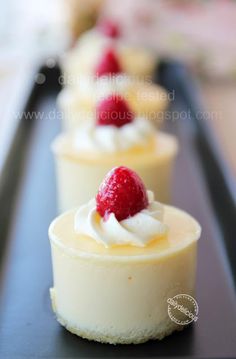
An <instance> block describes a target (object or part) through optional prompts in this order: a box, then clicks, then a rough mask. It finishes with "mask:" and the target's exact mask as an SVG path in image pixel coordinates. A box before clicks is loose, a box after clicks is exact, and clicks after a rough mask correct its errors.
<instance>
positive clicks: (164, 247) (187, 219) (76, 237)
mask: <svg viewBox="0 0 236 359" xmlns="http://www.w3.org/2000/svg"><path fill="white" fill-rule="evenodd" d="M76 213H77V210H76V209H74V210H70V211H68V212H66V213H64V214H62V215H60V216H59V217H57V218H56V219H55V220H54V221H53V222H52V224H51V225H50V228H49V236H50V240H51V242H52V244H54V245H56V246H57V247H59V248H61V249H62V250H63V251H64V252H65V253H67V255H70V256H72V257H75V258H76V257H77V256H79V257H84V258H90V259H92V258H94V259H96V260H98V259H101V260H109V261H110V260H112V261H113V260H114V261H125V262H126V261H131V260H132V261H133V260H134V261H138V262H139V261H146V260H151V259H155V260H156V259H158V260H162V259H163V258H166V257H169V256H173V255H177V253H179V252H180V251H184V250H185V249H187V248H189V246H191V245H193V244H194V243H195V242H197V240H198V239H199V237H200V234H201V227H200V225H199V223H198V222H197V221H196V220H195V219H194V218H193V217H192V216H190V215H189V214H188V213H186V212H184V211H182V210H180V209H178V208H175V207H172V206H167V205H164V216H163V223H164V224H165V225H167V226H168V232H167V235H166V236H162V237H160V236H158V238H157V239H156V240H155V239H154V240H153V241H151V242H149V243H147V245H146V246H144V247H140V246H131V245H127V244H125V245H123V246H122V245H116V246H112V247H109V248H107V247H105V246H104V245H103V244H101V243H98V242H97V241H96V240H95V239H94V238H92V237H91V236H88V235H82V234H78V233H76V231H75V217H76Z"/></svg>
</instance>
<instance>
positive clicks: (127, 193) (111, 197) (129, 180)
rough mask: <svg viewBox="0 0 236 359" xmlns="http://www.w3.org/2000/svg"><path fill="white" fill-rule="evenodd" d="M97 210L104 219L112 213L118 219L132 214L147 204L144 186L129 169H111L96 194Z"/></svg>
mask: <svg viewBox="0 0 236 359" xmlns="http://www.w3.org/2000/svg"><path fill="white" fill-rule="evenodd" d="M96 204H97V212H98V213H99V214H100V215H101V217H103V218H104V220H106V219H107V218H108V217H109V215H110V214H111V213H114V215H115V217H116V219H117V220H118V221H122V220H124V219H126V218H129V217H132V216H134V215H135V214H136V213H138V212H140V211H142V210H143V209H145V208H147V206H148V198H147V193H146V188H145V186H144V184H143V182H142V180H141V178H140V177H139V176H138V175H137V173H135V172H134V171H132V170H131V169H129V168H127V167H124V166H121V167H116V168H114V169H112V170H111V171H110V172H109V173H108V174H107V175H106V177H105V179H104V181H103V182H102V184H101V186H100V188H99V191H98V194H97V196H96Z"/></svg>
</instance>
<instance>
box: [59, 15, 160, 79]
mask: <svg viewBox="0 0 236 359" xmlns="http://www.w3.org/2000/svg"><path fill="white" fill-rule="evenodd" d="M121 32H122V31H121V29H120V28H119V26H118V25H117V24H116V23H115V22H113V21H111V20H103V21H102V22H99V23H98V25H97V26H96V27H95V28H93V29H92V30H89V31H87V32H86V33H84V34H83V35H82V36H80V38H79V40H78V41H77V43H76V45H75V46H74V48H73V49H71V50H70V51H68V52H67V53H66V54H65V55H63V57H62V59H61V67H62V71H63V74H64V76H65V81H66V83H68V82H69V80H71V79H72V78H76V77H77V76H78V75H81V74H85V73H87V74H90V73H91V72H93V69H94V67H95V66H96V62H97V61H98V60H99V56H100V54H101V53H102V52H103V51H104V50H106V48H107V47H110V46H112V47H114V48H115V49H116V52H117V55H118V58H119V62H120V63H121V66H122V68H123V69H124V72H126V73H127V74H129V75H132V76H138V77H149V78H150V77H152V75H153V73H154V70H155V67H156V65H157V59H156V56H155V55H154V54H153V53H152V52H151V51H150V50H148V49H146V48H141V47H136V46H133V45H130V44H126V43H125V42H124V41H123V40H122V39H121Z"/></svg>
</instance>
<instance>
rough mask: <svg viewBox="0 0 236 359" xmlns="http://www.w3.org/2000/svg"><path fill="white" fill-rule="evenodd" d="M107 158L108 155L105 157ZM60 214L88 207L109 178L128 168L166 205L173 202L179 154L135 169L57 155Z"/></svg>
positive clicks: (134, 167) (139, 165)
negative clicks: (174, 171)
mask: <svg viewBox="0 0 236 359" xmlns="http://www.w3.org/2000/svg"><path fill="white" fill-rule="evenodd" d="M104 156H106V155H104ZM55 157H56V158H55V160H56V172H57V191H58V207H59V212H64V211H67V210H69V209H71V208H74V207H76V206H79V205H83V204H85V203H87V202H88V201H89V200H90V199H91V198H93V197H95V195H96V194H97V191H98V188H99V186H100V184H101V182H102V180H103V178H104V177H105V175H106V174H107V173H108V171H110V170H111V169H112V168H113V167H115V166H120V165H127V166H128V167H130V168H132V169H133V170H134V171H136V172H138V174H139V175H140V177H141V178H142V180H143V181H144V183H145V186H146V188H148V189H149V190H151V191H153V192H154V194H155V198H156V199H157V200H158V201H160V202H163V203H169V202H170V197H171V196H170V181H171V177H172V167H173V161H174V157H175V153H172V154H170V155H169V156H168V157H167V158H163V159H162V160H158V159H157V160H156V161H155V160H154V161H152V163H148V164H147V163H143V164H140V163H138V161H135V162H136V163H135V164H133V165H131V164H130V163H125V161H123V160H122V156H121V157H120V160H119V161H114V162H111V163H100V162H98V163H95V162H94V163H88V162H86V161H75V160H73V159H70V158H69V157H66V156H63V155H60V154H59V155H57V154H56V155H55Z"/></svg>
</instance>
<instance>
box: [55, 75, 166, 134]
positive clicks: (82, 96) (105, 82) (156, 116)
mask: <svg viewBox="0 0 236 359" xmlns="http://www.w3.org/2000/svg"><path fill="white" fill-rule="evenodd" d="M111 92H115V93H117V94H121V95H122V96H123V97H124V98H125V99H126V100H127V102H128V103H129V105H130V107H131V109H132V110H133V111H134V112H135V113H136V114H137V115H138V116H142V117H146V118H148V119H150V120H151V121H152V122H155V124H156V125H157V126H159V127H160V125H161V124H162V123H163V121H164V111H165V110H166V108H167V106H168V94H167V92H166V91H165V90H164V89H163V88H162V87H161V86H159V85H156V84H152V83H150V82H144V81H135V80H133V79H132V78H129V77H127V76H125V75H121V76H113V77H108V78H106V77H104V78H102V79H99V78H98V79H93V78H91V77H86V76H85V75H84V76H82V77H81V79H80V81H79V82H78V84H77V85H76V86H74V87H70V86H67V87H65V88H64V89H63V90H62V91H61V92H60V93H59V95H58V98H57V103H58V107H59V109H60V110H61V112H62V125H63V129H64V130H66V131H67V130H68V131H69V130H74V129H76V128H77V127H78V126H79V125H80V124H81V123H84V122H87V121H89V120H91V119H92V118H94V114H95V111H96V104H97V102H98V101H99V100H101V99H103V98H105V97H106V96H107V95H108V94H109V93H111Z"/></svg>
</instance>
